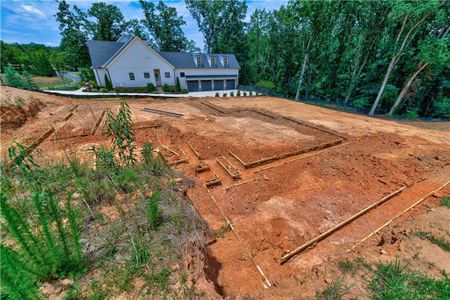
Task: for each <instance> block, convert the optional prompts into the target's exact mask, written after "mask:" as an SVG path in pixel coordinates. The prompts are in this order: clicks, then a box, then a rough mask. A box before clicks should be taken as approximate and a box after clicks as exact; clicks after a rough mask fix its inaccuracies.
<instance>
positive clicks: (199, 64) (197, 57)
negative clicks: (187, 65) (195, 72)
mask: <svg viewBox="0 0 450 300" xmlns="http://www.w3.org/2000/svg"><path fill="white" fill-rule="evenodd" d="M195 62H196V63H197V67H200V66H201V65H202V57H201V56H200V55H197V56H196V57H195Z"/></svg>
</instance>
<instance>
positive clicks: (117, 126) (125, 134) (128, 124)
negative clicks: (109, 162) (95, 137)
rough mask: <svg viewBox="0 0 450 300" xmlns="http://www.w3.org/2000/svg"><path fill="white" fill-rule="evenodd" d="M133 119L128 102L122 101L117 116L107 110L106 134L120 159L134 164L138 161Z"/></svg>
mask: <svg viewBox="0 0 450 300" xmlns="http://www.w3.org/2000/svg"><path fill="white" fill-rule="evenodd" d="M132 125H133V124H132V121H131V111H130V107H129V105H128V103H127V102H125V101H122V103H121V104H120V107H119V111H118V113H117V115H116V116H113V114H112V112H111V110H108V112H107V119H106V128H107V131H106V134H107V137H110V138H111V139H112V141H113V144H114V149H115V150H116V151H117V152H118V154H119V158H120V160H121V161H122V162H123V163H124V164H125V165H133V164H134V163H135V162H136V156H135V153H134V151H135V149H136V145H135V140H134V130H133V126H132Z"/></svg>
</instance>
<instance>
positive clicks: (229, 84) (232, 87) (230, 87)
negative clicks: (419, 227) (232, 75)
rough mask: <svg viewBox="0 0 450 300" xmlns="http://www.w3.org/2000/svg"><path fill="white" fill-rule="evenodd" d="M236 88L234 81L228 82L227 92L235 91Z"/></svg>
mask: <svg viewBox="0 0 450 300" xmlns="http://www.w3.org/2000/svg"><path fill="white" fill-rule="evenodd" d="M235 88H236V87H235V86H234V80H227V90H234V89H235Z"/></svg>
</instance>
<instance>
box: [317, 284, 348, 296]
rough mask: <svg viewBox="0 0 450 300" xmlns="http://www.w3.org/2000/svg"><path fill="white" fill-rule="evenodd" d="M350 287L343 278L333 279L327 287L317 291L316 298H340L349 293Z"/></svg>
mask: <svg viewBox="0 0 450 300" xmlns="http://www.w3.org/2000/svg"><path fill="white" fill-rule="evenodd" d="M349 291H350V287H349V286H346V285H344V284H343V283H342V281H341V280H339V279H338V280H336V281H333V282H332V283H331V284H330V285H329V286H328V287H327V288H325V289H324V290H322V291H317V292H316V299H321V300H340V299H342V297H343V296H345V295H347V294H348V293H349Z"/></svg>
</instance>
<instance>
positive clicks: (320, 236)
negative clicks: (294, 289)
mask: <svg viewBox="0 0 450 300" xmlns="http://www.w3.org/2000/svg"><path fill="white" fill-rule="evenodd" d="M404 189H405V187H402V188H400V189H398V190H396V191H395V192H392V193H390V194H389V195H387V196H385V197H383V198H382V199H381V200H378V201H377V202H375V203H374V204H371V205H369V206H368V207H366V208H364V209H363V210H361V211H360V212H358V213H357V214H355V215H353V216H351V217H350V218H348V219H347V220H345V221H342V222H341V223H339V224H338V225H336V226H334V227H333V228H330V229H329V230H327V231H325V232H324V233H322V234H321V235H319V236H317V237H315V238H313V239H312V240H310V241H309V242H307V243H305V244H303V245H301V246H300V247H298V248H297V249H295V250H294V251H292V252H290V253H288V254H286V255H284V256H283V257H282V258H281V264H284V263H285V262H287V261H288V260H289V259H290V258H291V257H293V256H295V255H297V254H298V253H300V252H301V251H303V250H304V249H306V248H308V247H309V246H311V245H313V244H315V243H317V242H319V241H321V240H323V239H324V238H326V237H327V236H329V235H331V234H332V233H333V232H335V231H337V230H339V229H340V228H342V227H344V226H345V225H347V224H349V223H351V222H353V221H354V220H356V219H357V218H359V217H360V216H362V215H363V214H365V213H366V212H368V211H369V210H371V209H372V208H374V207H377V206H378V205H380V204H382V203H383V202H385V201H387V200H389V199H391V198H392V197H394V196H396V195H398V194H400V193H401V192H402V191H403V190H404Z"/></svg>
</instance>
